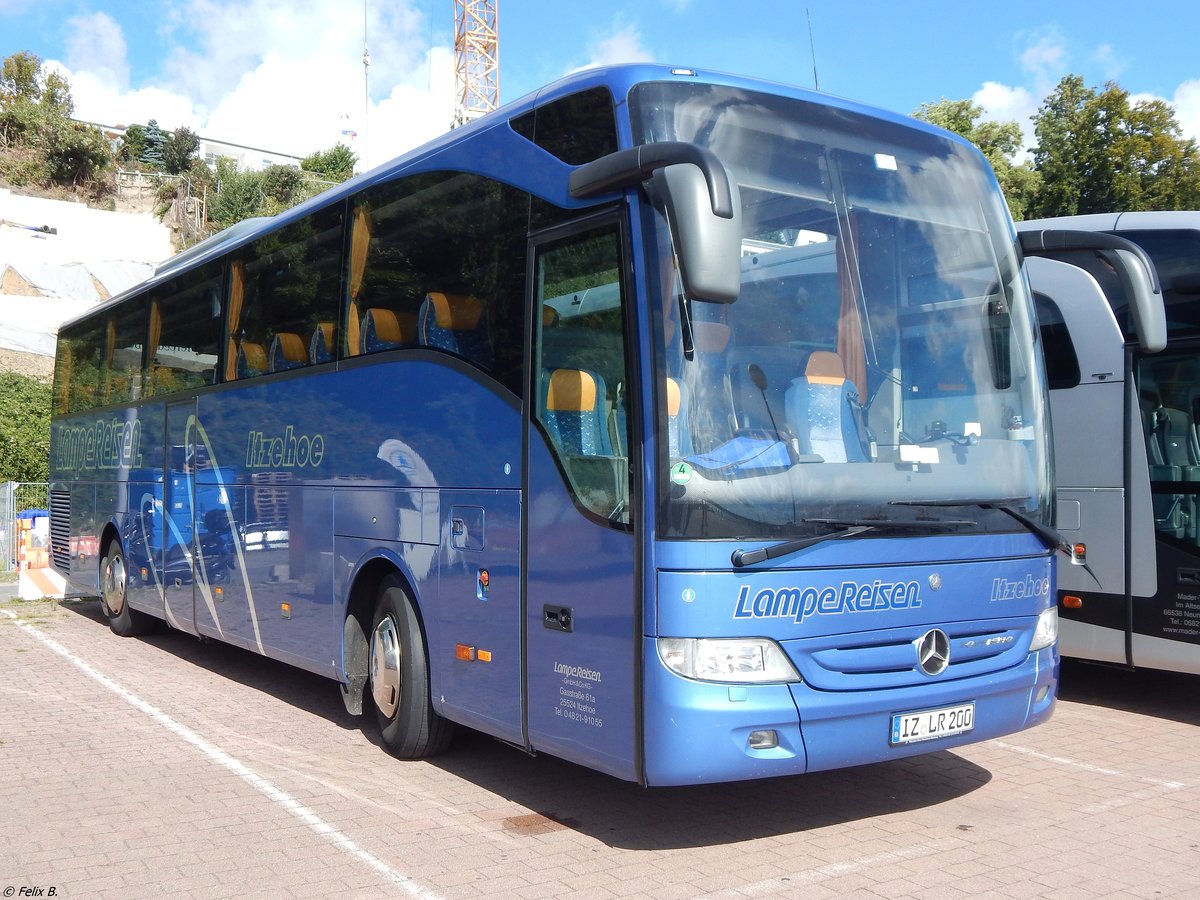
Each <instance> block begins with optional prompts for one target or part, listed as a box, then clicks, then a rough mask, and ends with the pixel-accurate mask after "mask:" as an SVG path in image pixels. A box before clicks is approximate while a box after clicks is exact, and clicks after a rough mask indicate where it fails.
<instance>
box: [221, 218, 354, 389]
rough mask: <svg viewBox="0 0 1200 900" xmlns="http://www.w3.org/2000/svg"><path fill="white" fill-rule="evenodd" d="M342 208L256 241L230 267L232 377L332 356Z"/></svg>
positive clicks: (227, 366) (228, 364) (229, 373)
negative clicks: (329, 341)
mask: <svg viewBox="0 0 1200 900" xmlns="http://www.w3.org/2000/svg"><path fill="white" fill-rule="evenodd" d="M341 272H342V209H341V207H340V206H337V207H333V208H331V209H325V210H319V211H317V212H315V213H313V214H312V215H311V216H309V217H308V218H306V219H304V220H302V221H300V222H296V223H294V224H292V225H288V226H286V227H284V228H280V229H278V230H277V231H273V232H271V233H270V234H268V235H264V236H263V237H261V238H259V239H258V240H256V241H254V242H253V243H252V244H250V245H249V246H248V247H246V248H244V249H242V250H241V251H239V252H238V253H236V254H235V255H234V258H233V260H232V261H231V263H230V272H229V342H228V346H227V348H226V354H227V356H226V360H225V378H226V380H229V379H233V378H252V377H254V376H257V375H264V374H266V373H268V372H282V371H286V370H288V369H295V368H300V367H302V366H306V365H310V364H312V363H313V362H321V361H324V360H323V359H321V358H320V357H319V356H318V354H317V353H316V350H317V349H319V348H318V347H317V344H318V341H319V342H320V343H321V344H322V345H324V344H325V340H326V337H327V336H328V335H330V333H331V331H332V329H333V327H334V323H335V322H336V321H337V318H338V307H339V297H340V290H341Z"/></svg>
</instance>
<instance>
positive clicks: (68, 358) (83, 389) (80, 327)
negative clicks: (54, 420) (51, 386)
mask: <svg viewBox="0 0 1200 900" xmlns="http://www.w3.org/2000/svg"><path fill="white" fill-rule="evenodd" d="M104 332H105V326H104V320H103V319H88V320H87V321H84V322H79V323H76V324H74V325H71V326H70V327H69V328H64V329H63V330H62V332H61V333H60V334H59V339H58V358H57V360H56V363H55V375H54V379H55V400H56V402H55V411H56V412H60V413H64V412H83V411H84V410H88V409H91V408H92V407H94V406H99V405H100V403H101V398H102V397H103V395H104V390H103V385H104Z"/></svg>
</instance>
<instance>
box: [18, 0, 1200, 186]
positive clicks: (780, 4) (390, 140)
mask: <svg viewBox="0 0 1200 900" xmlns="http://www.w3.org/2000/svg"><path fill="white" fill-rule="evenodd" d="M497 2H498V6H499V35H500V76H499V87H500V100H501V103H506V102H510V101H513V100H516V99H519V98H521V97H523V96H525V95H526V94H528V93H531V92H532V91H534V90H536V89H537V88H539V87H541V86H542V85H544V84H546V83H549V82H550V81H553V80H554V79H556V78H558V77H560V76H562V75H565V74H567V73H570V72H573V71H576V70H578V69H581V68H584V67H587V66H591V65H598V64H605V63H617V62H645V61H653V62H661V63H666V64H670V65H681V66H688V67H692V68H698V69H711V70H717V71H723V72H732V73H736V74H739V75H748V76H753V77H759V78H765V79H768V80H771V81H778V82H784V83H788V84H794V85H799V86H802V87H807V88H812V87H818V88H819V89H820V90H822V91H824V92H827V93H830V94H835V95H838V96H841V97H847V98H850V99H852V100H857V101H860V102H863V103H867V104H870V105H872V106H878V107H882V108H884V109H887V110H891V111H894V112H899V113H902V114H911V113H912V112H913V111H914V110H916V109H917V108H918V107H920V106H921V104H923V103H931V102H936V101H938V100H940V99H942V98H947V99H952V100H962V99H970V100H973V101H974V102H975V103H977V104H978V105H979V106H981V107H982V108H983V110H984V116H985V118H991V119H999V120H1013V121H1017V122H1018V123H1019V124H1020V125H1021V126H1022V128H1023V130H1024V131H1025V132H1026V135H1027V143H1028V144H1030V145H1031V144H1032V143H1033V141H1032V125H1031V123H1030V117H1031V116H1032V115H1033V114H1034V113H1036V112H1037V109H1038V107H1039V106H1040V105H1041V104H1042V102H1043V101H1044V100H1045V98H1046V96H1047V95H1048V94H1049V93H1050V92H1051V91H1052V90H1053V89H1054V87H1055V85H1057V83H1058V82H1059V80H1060V79H1061V78H1062V77H1063V76H1065V75H1068V74H1075V75H1079V76H1081V77H1082V78H1083V79H1084V82H1085V83H1086V84H1087V85H1088V86H1090V87H1096V88H1100V87H1102V86H1103V85H1104V84H1105V83H1106V82H1109V81H1113V82H1116V83H1117V84H1118V85H1120V87H1121V88H1123V89H1124V90H1126V91H1128V92H1130V94H1131V95H1133V98H1134V99H1135V100H1137V99H1142V98H1158V99H1162V100H1165V101H1167V102H1168V103H1170V104H1172V106H1173V107H1174V109H1175V114H1176V120H1177V121H1178V123H1179V124H1180V126H1181V128H1182V130H1183V132H1184V134H1185V135H1186V136H1188V137H1193V138H1197V139H1200V52H1197V39H1198V38H1200V2H1197V0H1153V2H1146V3H1142V4H1135V5H1132V6H1131V5H1129V4H1127V3H1116V2H1113V0H1090V2H1077V0H1052V2H1046V0H1038V2H1033V0H1004V2H1003V3H980V2H972V0H906V2H878V0H753V2H747V0H638V2H636V3H629V2H625V3H622V2H616V0H586V2H581V0H497ZM810 26H811V31H810ZM453 29H454V0H390V2H384V0H365V2H358V0H124V2H114V0H0V57H7V56H9V55H11V54H13V53H17V52H20V51H28V52H32V53H34V54H36V55H37V56H39V57H40V58H41V59H42V60H43V61H45V62H46V63H47V65H48V66H52V67H54V68H55V69H58V70H60V71H61V72H62V73H63V74H64V75H66V77H67V78H68V80H69V81H70V83H71V89H72V97H73V99H74V101H75V115H76V117H77V118H79V119H83V120H86V121H91V122H98V123H101V124H105V125H127V124H132V123H135V122H136V123H141V124H145V123H147V122H148V121H149V120H150V119H155V120H156V121H157V122H158V124H159V125H160V126H161V127H163V128H166V129H174V128H177V127H180V126H187V127H189V128H191V129H192V130H193V131H196V132H197V133H199V134H200V135H202V136H204V137H206V138H210V139H213V140H220V141H228V142H233V143H238V144H244V145H247V146H251V147H257V148H260V149H265V150H271V151H275V152H279V153H288V154H293V155H297V156H305V155H307V154H309V153H312V152H315V151H318V150H325V149H328V148H330V147H332V146H333V145H334V144H335V143H337V142H339V141H341V142H344V143H346V144H347V145H348V146H350V147H351V148H352V149H353V150H354V151H355V152H356V153H357V154H358V156H359V158H360V160H362V161H363V162H364V164H365V165H362V166H360V168H364V167H366V166H374V165H377V164H380V163H383V162H386V161H387V160H388V159H391V158H392V157H394V156H397V155H399V154H401V153H403V152H405V151H406V150H408V149H411V148H412V147H415V146H417V145H419V144H421V143H424V142H425V141H427V140H430V139H432V138H434V137H436V136H437V135H439V134H441V133H442V132H444V131H446V129H447V128H448V127H449V125H450V122H451V119H452V117H453V108H454V56H453V33H454V32H453ZM364 46H365V47H366V48H367V49H368V50H369V52H370V66H369V67H368V68H367V70H366V72H365V73H364V66H363V50H364ZM351 133H352V136H351Z"/></svg>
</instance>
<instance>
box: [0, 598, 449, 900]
mask: <svg viewBox="0 0 1200 900" xmlns="http://www.w3.org/2000/svg"><path fill="white" fill-rule="evenodd" d="M0 612H2V613H4V615H6V616H8V618H10V619H12V620H13V621H14V622H16V624H17V625H18V626H19V627H20V628H22V629H24V631H25V632H26V633H27V634H29V635H31V636H32V637H34V638H36V639H37V640H39V641H41V642H42V643H43V644H45V645H46V646H47V647H49V648H50V649H51V650H53V651H54V652H55V653H57V654H58V655H59V656H61V657H62V658H63V659H65V660H67V661H68V662H69V663H71V664H72V665H73V666H75V667H76V668H77V669H79V670H80V671H81V672H83V673H84V674H85V675H87V676H88V677H89V678H91V679H92V680H93V681H95V682H96V683H97V684H100V685H101V686H103V687H105V688H107V689H108V690H110V691H112V692H113V693H114V694H116V695H117V696H118V697H120V698H121V699H122V700H124V701H125V702H126V703H128V704H129V705H130V706H132V707H134V708H135V709H137V710H140V711H141V712H144V713H145V714H146V715H148V716H149V717H150V718H151V719H153V720H154V721H155V722H157V723H158V724H159V725H161V726H163V727H164V728H166V729H167V730H168V731H170V732H172V733H173V734H175V735H176V736H178V737H180V738H182V739H183V740H185V741H187V742H188V743H189V744H191V745H192V746H193V747H195V748H196V749H197V750H199V751H200V752H201V753H203V754H204V755H205V756H207V757H208V758H209V759H211V760H212V761H213V762H215V763H217V764H218V765H220V766H222V767H224V768H226V769H228V770H229V771H230V772H232V773H233V774H234V775H236V776H237V777H238V778H240V779H242V781H244V782H246V784H248V785H250V786H251V787H252V788H254V789H255V790H256V791H258V792H259V793H260V794H262V795H263V796H265V797H267V798H269V799H270V800H271V801H272V802H274V803H276V804H277V805H279V806H281V807H282V808H283V809H285V810H286V811H287V812H288V813H290V814H291V815H293V816H295V817H296V818H297V819H299V820H300V821H301V822H303V823H304V824H305V825H307V826H308V827H309V828H310V829H311V830H312V831H314V832H315V833H316V834H318V835H320V836H321V837H322V838H324V839H325V840H327V841H329V843H331V844H332V845H333V846H335V847H337V848H338V849H339V850H341V851H343V852H345V853H348V854H350V855H351V856H353V857H355V858H357V859H358V860H359V861H361V862H364V863H366V864H367V865H368V866H370V867H371V868H372V869H374V870H375V871H376V872H379V873H380V874H381V875H383V876H384V877H385V878H386V879H387V880H388V881H390V882H391V883H392V884H394V885H395V886H396V887H399V888H401V889H403V890H404V892H405V893H407V894H408V895H409V896H411V897H416V898H420V900H439V896H438V894H436V893H434V892H433V891H431V890H429V889H428V888H426V887H424V886H423V885H421V884H419V883H418V882H417V881H415V880H414V879H412V878H410V877H409V876H408V875H405V874H404V873H403V872H399V871H397V870H396V869H394V868H392V867H391V866H389V865H388V864H387V863H385V862H384V861H383V860H381V859H380V858H379V857H377V856H375V855H374V854H373V853H370V852H369V851H367V850H364V849H363V848H362V847H360V846H358V844H356V843H355V842H354V841H353V840H352V839H351V838H350V837H349V836H348V835H346V834H345V833H343V832H341V831H339V830H338V829H337V828H335V827H334V826H332V825H330V824H329V823H328V822H326V821H325V820H324V819H322V818H321V817H320V816H318V815H317V814H316V813H314V812H313V811H312V810H311V809H309V808H308V807H307V806H305V805H304V804H303V803H301V802H300V801H298V800H296V799H295V798H294V797H291V796H289V795H288V794H286V793H285V792H283V791H281V790H280V789H279V788H277V787H275V785H273V784H272V783H271V782H270V781H268V780H267V779H265V778H263V777H262V776H261V775H259V774H258V773H257V772H255V771H254V770H253V769H251V768H250V767H249V766H247V765H246V764H245V763H243V762H242V761H241V760H239V759H236V758H235V757H233V756H230V755H229V754H228V753H226V752H225V751H224V750H222V749H221V748H220V747H218V746H216V745H215V744H213V743H211V742H209V741H208V740H206V739H205V738H203V737H201V736H200V735H199V734H197V733H196V732H194V731H192V729H190V728H188V727H187V726H186V725H183V724H182V723H180V722H177V721H176V720H175V719H173V718H171V717H170V716H169V715H167V714H166V713H165V712H163V711H162V710H160V709H159V708H158V707H156V706H154V705H153V704H150V703H147V702H146V701H145V700H143V699H142V698H141V697H139V696H137V695H136V694H134V693H133V692H132V691H130V690H127V689H126V688H124V687H122V686H121V685H120V684H118V683H117V682H116V681H114V680H113V679H111V678H109V677H108V676H107V675H105V674H104V673H103V672H100V671H99V670H97V669H95V668H93V667H92V666H91V665H89V664H88V663H87V662H85V661H84V660H82V659H80V658H79V657H78V656H76V655H75V654H74V653H72V652H71V651H70V650H68V649H67V648H66V647H64V646H63V645H62V644H60V643H58V641H56V640H54V639H53V638H51V637H48V636H47V635H45V634H43V633H42V632H41V631H39V630H38V629H37V628H34V627H33V626H32V625H30V624H28V623H26V622H22V621H21V619H20V617H18V616H17V615H15V614H14V613H13V612H11V611H10V610H7V609H0Z"/></svg>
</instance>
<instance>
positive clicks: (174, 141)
mask: <svg viewBox="0 0 1200 900" xmlns="http://www.w3.org/2000/svg"><path fill="white" fill-rule="evenodd" d="M199 150H200V138H199V137H197V136H196V132H194V131H192V130H191V129H190V128H187V127H184V126H182V125H181V126H180V127H179V128H176V129H175V132H174V133H173V134H172V135H171V136H170V137H169V138H168V139H167V140H166V141H165V142H164V143H163V145H162V164H163V168H164V169H166V170H167V171H168V172H169V173H170V174H172V175H178V174H180V173H181V172H183V171H184V170H185V169H186V168H187V167H188V166H189V165H190V164H191V161H192V159H193V158H194V157H195V156H196V153H197V152H198V151H199Z"/></svg>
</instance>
